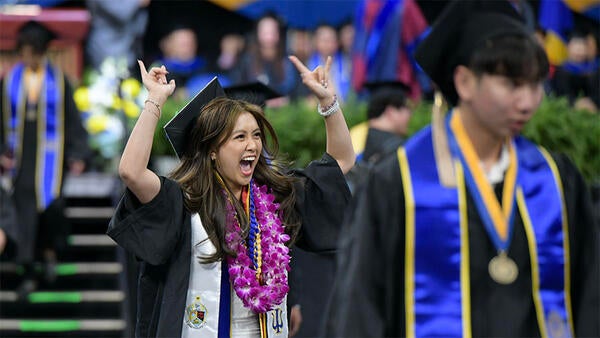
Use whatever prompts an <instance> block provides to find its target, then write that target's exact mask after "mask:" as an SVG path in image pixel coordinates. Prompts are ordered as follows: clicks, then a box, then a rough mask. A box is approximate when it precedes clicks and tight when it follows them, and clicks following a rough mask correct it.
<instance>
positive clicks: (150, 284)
mask: <svg viewBox="0 0 600 338" xmlns="http://www.w3.org/2000/svg"><path fill="white" fill-rule="evenodd" d="M292 174H293V175H294V176H297V177H299V182H298V185H297V186H296V196H297V200H296V210H297V211H298V212H299V214H300V215H301V217H302V228H301V232H300V236H299V240H298V242H297V245H298V246H299V247H301V248H304V249H307V250H312V251H316V252H323V251H330V250H332V249H333V248H335V245H336V244H337V238H338V233H339V228H340V226H341V223H342V221H343V217H344V211H345V207H346V206H347V204H348V203H349V201H350V192H349V190H348V187H347V185H346V182H345V180H344V176H343V174H342V171H341V169H340V168H339V166H338V164H337V162H336V161H335V160H334V159H333V158H332V157H331V156H330V155H328V154H325V155H324V156H323V158H322V159H321V160H320V161H314V162H311V163H310V164H309V165H308V167H307V168H306V169H304V170H298V171H293V172H292ZM107 234H108V235H109V236H110V237H111V238H113V239H114V240H115V241H116V242H117V243H118V244H119V245H121V246H122V247H124V248H125V249H126V250H128V251H129V252H131V253H133V254H135V255H136V256H137V257H138V258H139V259H140V260H141V261H142V262H141V265H140V274H139V279H138V311H137V324H136V336H138V337H180V336H181V328H182V323H183V314H184V311H185V303H186V291H187V288H188V283H189V277H190V276H189V275H190V259H191V215H190V214H189V212H187V211H186V210H185V207H184V204H183V194H182V191H181V189H180V187H179V186H178V185H177V184H176V183H175V182H174V181H171V180H169V179H167V178H161V189H160V192H159V193H158V195H157V196H156V197H155V198H154V199H153V200H152V201H150V202H149V203H147V204H144V205H140V203H139V202H138V201H137V199H136V198H135V196H134V195H133V194H132V193H131V192H130V191H129V190H127V191H126V193H125V195H124V197H123V198H122V199H121V201H120V203H119V205H118V207H117V210H116V212H115V215H114V216H113V218H112V220H111V222H110V224H109V228H108V231H107Z"/></svg>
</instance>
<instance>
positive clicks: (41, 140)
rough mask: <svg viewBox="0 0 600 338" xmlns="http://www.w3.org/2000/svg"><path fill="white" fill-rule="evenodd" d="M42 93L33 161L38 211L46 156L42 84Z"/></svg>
mask: <svg viewBox="0 0 600 338" xmlns="http://www.w3.org/2000/svg"><path fill="white" fill-rule="evenodd" d="M42 91H43V92H42V95H40V97H39V101H38V104H37V106H38V118H37V149H36V153H35V154H36V155H35V156H36V161H35V192H36V196H37V207H38V210H39V211H42V210H43V208H44V202H43V201H44V197H45V191H44V184H43V182H42V178H43V177H44V171H45V169H46V156H44V149H45V148H46V147H45V144H46V124H47V118H48V117H47V116H46V113H47V111H46V105H45V104H42V102H44V100H45V99H46V88H45V86H42Z"/></svg>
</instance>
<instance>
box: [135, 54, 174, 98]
mask: <svg viewBox="0 0 600 338" xmlns="http://www.w3.org/2000/svg"><path fill="white" fill-rule="evenodd" d="M138 64H139V65H140V73H141V74H142V82H143V83H144V87H146V89H147V90H148V99H150V100H153V101H155V102H157V103H158V104H160V105H161V106H162V105H163V104H164V103H165V101H167V98H168V97H169V96H170V95H171V94H173V91H175V80H171V81H169V82H168V83H167V74H169V72H168V71H167V69H166V68H165V66H164V65H163V66H161V67H152V68H150V71H146V66H145V65H144V63H143V62H142V61H140V60H138Z"/></svg>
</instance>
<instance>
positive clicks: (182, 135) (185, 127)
mask: <svg viewBox="0 0 600 338" xmlns="http://www.w3.org/2000/svg"><path fill="white" fill-rule="evenodd" d="M221 96H225V92H224V91H223V88H222V87H221V84H220V83H219V80H217V77H216V76H215V77H214V78H213V79H212V80H211V81H210V82H209V83H208V84H207V85H206V86H204V88H203V89H202V90H200V92H198V94H196V96H194V97H193V98H192V99H191V100H190V102H188V104H186V105H185V106H184V107H183V108H182V109H181V110H180V111H179V112H178V113H177V114H176V115H175V116H174V117H173V118H172V119H171V120H170V121H169V122H167V123H166V124H165V127H164V129H165V134H166V135H167V139H168V140H169V142H170V143H171V147H173V149H174V150H175V153H177V157H178V158H180V159H181V158H182V157H183V154H184V153H185V151H186V149H187V147H188V144H189V139H188V135H189V133H190V131H191V130H192V128H193V127H194V123H195V121H196V119H197V118H198V116H200V112H201V111H202V109H203V108H204V106H206V104H208V103H209V102H210V101H212V100H213V99H214V98H217V97H221Z"/></svg>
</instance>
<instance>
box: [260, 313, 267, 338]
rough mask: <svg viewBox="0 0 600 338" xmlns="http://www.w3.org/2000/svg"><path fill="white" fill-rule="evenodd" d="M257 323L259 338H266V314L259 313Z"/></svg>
mask: <svg viewBox="0 0 600 338" xmlns="http://www.w3.org/2000/svg"><path fill="white" fill-rule="evenodd" d="M258 322H259V324H260V337H261V338H267V336H268V335H269V334H268V331H267V314H266V313H259V314H258Z"/></svg>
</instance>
